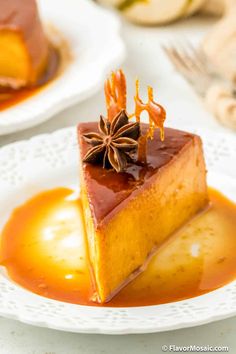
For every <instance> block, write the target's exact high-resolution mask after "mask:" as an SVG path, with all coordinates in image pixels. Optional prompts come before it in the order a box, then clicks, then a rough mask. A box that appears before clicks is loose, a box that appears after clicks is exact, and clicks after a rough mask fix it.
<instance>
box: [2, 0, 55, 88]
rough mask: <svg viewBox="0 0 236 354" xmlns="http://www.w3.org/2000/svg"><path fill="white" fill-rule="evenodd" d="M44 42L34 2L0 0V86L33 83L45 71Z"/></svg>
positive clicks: (12, 86)
mask: <svg viewBox="0 0 236 354" xmlns="http://www.w3.org/2000/svg"><path fill="white" fill-rule="evenodd" d="M48 48H49V44H48V40H47V38H46V36H45V33H44V30H43V27H42V23H41V21H40V18H39V14H38V8H37V4H36V1H35V0H0V87H1V86H3V87H10V88H13V89H17V88H20V87H25V86H31V85H33V84H35V83H36V82H37V80H38V79H39V78H40V76H41V75H42V74H43V72H44V71H45V69H46V66H47V61H48Z"/></svg>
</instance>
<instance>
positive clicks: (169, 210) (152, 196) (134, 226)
mask: <svg viewBox="0 0 236 354" xmlns="http://www.w3.org/2000/svg"><path fill="white" fill-rule="evenodd" d="M122 75H123V74H122V72H121V71H119V72H117V73H116V74H113V75H112V78H111V79H110V80H108V81H107V85H106V89H105V92H106V98H107V100H106V101H107V105H108V119H105V118H103V117H101V118H100V124H99V127H98V124H97V123H96V122H91V123H81V124H79V126H78V140H79V145H80V154H81V168H80V171H81V199H82V203H83V213H84V220H85V225H86V230H87V244H88V254H89V258H90V263H91V266H92V267H91V268H92V273H93V278H94V283H95V288H96V289H95V296H94V298H95V299H96V300H97V301H99V302H102V303H104V302H107V301H109V300H110V299H111V298H112V297H113V296H114V295H115V294H117V292H119V290H121V289H122V287H124V286H125V285H126V284H127V283H128V282H130V281H131V280H132V279H133V278H134V277H136V276H137V275H138V274H139V273H140V272H141V271H142V270H144V269H145V266H146V265H147V262H148V260H149V259H150V258H151V256H152V255H153V253H154V252H155V251H156V250H157V248H158V247H159V246H160V245H161V244H162V243H163V242H164V241H165V240H167V239H168V238H169V237H170V235H172V234H173V233H174V232H175V231H176V230H178V229H179V228H180V227H181V226H183V225H184V224H185V223H186V222H187V221H188V220H190V219H191V218H192V217H194V215H196V214H197V213H198V212H200V211H201V210H202V209H204V208H205V207H206V206H207V204H208V195H207V184H206V167H205V161H204V155H203V148H202V142H201V139H200V137H198V136H197V135H194V134H190V133H186V132H183V131H179V130H175V129H170V128H165V129H164V130H163V125H162V124H163V121H164V119H163V112H164V109H163V108H162V107H161V106H160V105H158V104H156V103H155V102H154V101H153V96H152V92H150V97H149V102H148V104H146V105H145V104H143V103H142V102H141V100H140V98H139V97H138V96H137V95H136V110H135V111H136V122H135V123H131V120H129V118H128V114H127V113H126V111H125V103H124V101H125V99H123V101H122V99H121V96H122V94H121V93H122V90H123V97H125V96H126V90H125V84H124V77H123V79H122ZM117 78H118V79H117ZM122 80H123V81H122ZM107 87H108V88H109V89H107ZM109 95H110V96H109ZM137 103H138V104H139V105H138V106H137ZM138 107H139V108H140V107H141V109H140V112H141V111H142V110H146V111H147V112H148V113H149V118H150V125H149V124H143V123H140V116H139V114H138V115H137V112H138V109H137V108H138ZM117 112H118V113H117ZM161 114H162V118H161ZM157 127H159V128H160V129H161V131H162V134H161V136H160V134H159V131H158V130H157V129H156V128H157ZM163 133H164V134H163ZM163 137H165V138H164V140H163ZM143 138H144V140H146V147H145V155H146V156H145V160H140V159H138V158H137V156H136V157H134V156H135V153H136V152H137V150H138V149H140V144H141V142H142V141H143V140H142V139H143ZM138 154H139V153H138Z"/></svg>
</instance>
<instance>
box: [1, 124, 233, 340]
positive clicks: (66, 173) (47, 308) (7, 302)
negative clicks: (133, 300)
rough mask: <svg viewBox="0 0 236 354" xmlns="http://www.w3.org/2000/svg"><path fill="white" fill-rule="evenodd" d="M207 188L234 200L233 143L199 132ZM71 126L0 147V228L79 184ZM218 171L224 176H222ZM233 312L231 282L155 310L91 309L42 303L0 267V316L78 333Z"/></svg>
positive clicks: (131, 329)
mask: <svg viewBox="0 0 236 354" xmlns="http://www.w3.org/2000/svg"><path fill="white" fill-rule="evenodd" d="M202 137H203V141H204V147H205V154H206V160H207V167H208V170H209V183H210V185H212V186H214V187H216V188H218V189H219V190H221V191H222V192H223V193H224V194H225V195H227V196H228V197H230V198H232V197H234V201H236V169H235V155H236V140H235V139H233V138H232V137H230V136H228V137H227V136H222V135H217V134H211V133H207V134H206V133H205V134H204V135H203V134H202ZM78 158H79V157H78V147H77V143H76V130H75V128H69V129H63V130H61V131H57V132H55V133H53V134H49V135H41V136H37V137H34V138H32V139H31V140H29V141H23V142H18V143H15V144H12V145H8V146H5V147H3V148H2V149H0V176H1V180H0V196H1V203H0V229H1V228H2V227H3V225H4V223H5V222H6V220H7V218H8V217H9V214H10V213H11V211H12V209H13V208H14V207H16V206H17V205H19V204H21V203H23V202H24V201H25V200H26V199H28V198H29V197H31V196H33V195H34V194H36V193H38V192H40V191H42V190H45V188H46V189H50V188H53V187H57V186H60V187H61V186H68V187H71V186H74V187H75V186H79V180H78ZM222 168H223V172H224V175H222V174H221V173H222ZM235 314H236V281H234V282H232V283H230V284H229V285H227V286H224V287H223V288H221V289H218V290H216V291H213V292H211V293H208V294H206V295H203V296H199V297H196V298H193V299H188V300H185V301H179V302H174V303H169V304H164V305H158V306H147V307H135V308H96V307H89V306H79V305H72V304H69V303H63V302H58V301H55V300H50V299H46V298H43V297H40V296H38V295H35V294H33V293H30V292H29V291H27V290H25V289H23V288H21V287H20V286H18V285H17V284H15V283H13V282H12V281H11V280H10V279H9V278H8V277H7V276H6V274H5V272H4V269H3V268H0V316H5V317H10V318H14V319H18V320H20V321H22V322H25V323H29V324H32V325H38V326H44V327H50V328H55V329H60V330H65V331H73V332H84V333H106V334H124V333H148V332H158V331H166V330H171V329H177V328H183V327H190V326H195V325H200V324H203V323H207V322H211V321H215V320H218V319H223V318H226V317H229V316H233V315H235Z"/></svg>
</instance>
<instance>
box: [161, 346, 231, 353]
mask: <svg viewBox="0 0 236 354" xmlns="http://www.w3.org/2000/svg"><path fill="white" fill-rule="evenodd" d="M161 349H162V351H163V352H164V353H167V352H169V353H171V352H173V353H228V352H229V347H228V346H212V345H188V346H178V345H175V344H170V345H165V344H164V345H163V346H162V347H161Z"/></svg>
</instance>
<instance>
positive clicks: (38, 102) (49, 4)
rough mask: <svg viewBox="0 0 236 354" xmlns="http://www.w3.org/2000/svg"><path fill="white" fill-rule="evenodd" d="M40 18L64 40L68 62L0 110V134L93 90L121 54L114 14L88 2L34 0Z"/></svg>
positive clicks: (43, 118)
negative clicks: (69, 54)
mask: <svg viewBox="0 0 236 354" xmlns="http://www.w3.org/2000/svg"><path fill="white" fill-rule="evenodd" d="M39 6H40V10H41V13H42V19H43V21H44V22H45V23H50V24H53V25H54V26H55V27H56V28H57V29H58V30H59V31H60V32H61V33H62V34H63V36H64V37H65V38H66V40H67V41H68V42H69V45H70V47H71V49H72V55H73V60H72V62H71V63H70V64H69V65H68V67H67V69H66V70H65V71H64V72H63V73H62V74H61V75H60V76H59V77H58V78H57V79H55V80H54V81H53V82H51V83H50V84H49V85H47V86H46V87H45V88H44V89H43V90H41V91H39V92H38V93H37V94H35V95H33V96H32V97H30V98H28V99H27V100H25V101H22V102H21V103H19V104H17V105H15V106H12V107H11V108H9V109H7V110H4V111H2V112H0V135H4V134H9V133H13V132H16V131H20V130H23V129H26V128H30V127H33V126H35V125H37V124H40V123H42V122H44V121H46V120H47V119H49V118H50V117H52V116H53V115H54V114H56V113H58V112H59V111H61V110H63V109H65V108H67V107H69V106H71V105H73V104H75V103H77V102H80V101H82V100H84V99H86V98H88V97H89V96H90V95H92V94H94V93H95V92H96V91H97V90H98V89H99V88H100V87H101V85H102V83H103V81H104V77H105V76H106V75H107V73H108V72H109V71H110V70H111V69H114V68H115V67H116V66H117V65H120V64H121V62H122V61H123V59H124V56H125V48H124V44H123V41H122V40H121V38H120V36H119V29H120V23H119V20H118V19H117V17H116V16H115V15H114V14H112V13H111V12H108V11H107V10H104V9H102V8H101V7H99V6H97V5H96V4H94V3H93V2H92V1H88V0H79V1H78V0H60V1H57V0H50V1H48V0H39Z"/></svg>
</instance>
